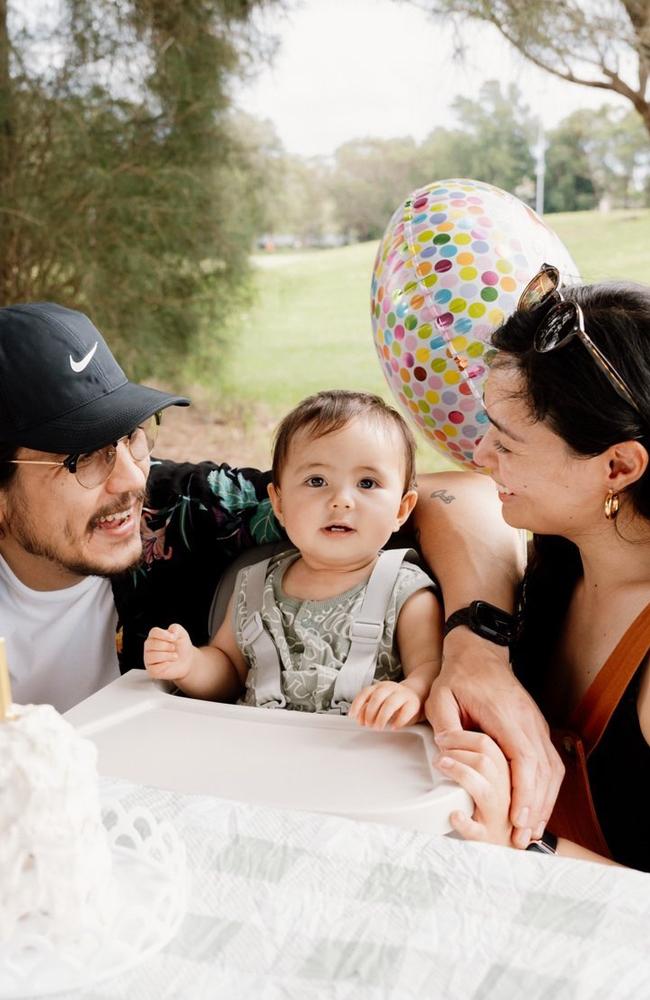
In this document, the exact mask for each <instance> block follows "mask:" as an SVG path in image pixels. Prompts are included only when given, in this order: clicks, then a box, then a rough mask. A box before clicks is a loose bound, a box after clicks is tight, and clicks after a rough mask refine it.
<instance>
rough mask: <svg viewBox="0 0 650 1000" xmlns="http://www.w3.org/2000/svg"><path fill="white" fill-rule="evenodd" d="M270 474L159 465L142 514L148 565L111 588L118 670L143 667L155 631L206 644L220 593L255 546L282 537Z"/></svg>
mask: <svg viewBox="0 0 650 1000" xmlns="http://www.w3.org/2000/svg"><path fill="white" fill-rule="evenodd" d="M269 482H270V474H269V473H268V472H260V471H259V470H257V469H233V468H231V467H230V466H229V465H216V464H214V463H212V462H201V463H200V464H198V465H194V464H191V463H180V464H179V463H176V462H170V461H160V460H157V459H154V460H153V461H152V463H151V473H150V476H149V482H148V485H147V500H146V501H145V508H144V510H143V514H142V526H141V530H142V541H143V559H142V563H141V565H140V566H139V567H138V569H137V570H135V571H133V572H129V573H125V574H123V575H122V576H119V577H115V578H114V579H113V581H112V584H113V595H114V598H115V606H116V608H117V613H118V631H117V636H116V643H117V652H118V658H119V661H120V670H121V671H122V673H124V672H125V671H126V670H130V669H131V668H132V667H142V666H143V661H142V650H143V645H144V640H145V639H146V637H147V635H148V634H149V630H150V629H151V628H153V627H154V626H155V625H159V626H161V627H163V628H166V627H167V626H168V625H171V624H172V622H179V623H180V624H181V625H183V626H184V627H185V628H186V629H187V630H188V632H189V633H190V635H191V637H192V641H193V642H194V643H195V644H196V645H205V644H206V643H207V642H208V640H209V636H208V613H209V610H210V605H211V602H212V597H213V594H214V591H215V587H216V585H217V583H218V581H219V579H220V577H221V575H222V573H223V572H224V570H225V569H226V567H227V566H228V565H229V563H231V562H232V560H233V559H235V558H236V556H238V555H239V553H240V552H241V551H242V550H243V549H246V548H249V547H250V546H252V545H261V544H263V543H265V542H273V541H277V540H279V539H280V538H282V537H283V532H282V529H281V528H280V526H279V525H278V523H277V521H276V520H275V517H274V515H273V511H272V509H271V503H270V500H269V499H268V496H267V491H266V487H267V485H268V483H269Z"/></svg>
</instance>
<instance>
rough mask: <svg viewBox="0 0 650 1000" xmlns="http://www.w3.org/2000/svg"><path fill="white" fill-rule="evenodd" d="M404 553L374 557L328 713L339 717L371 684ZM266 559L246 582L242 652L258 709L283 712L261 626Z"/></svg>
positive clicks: (271, 651) (274, 657) (276, 663)
mask: <svg viewBox="0 0 650 1000" xmlns="http://www.w3.org/2000/svg"><path fill="white" fill-rule="evenodd" d="M410 551H411V550H410V549H388V550H387V551H385V552H380V553H379V558H378V559H377V562H376V563H375V566H374V568H373V571H372V573H371V574H370V578H369V580H368V583H367V585H366V592H365V594H364V598H363V602H362V604H361V607H360V608H359V611H358V612H357V614H356V616H355V617H354V618H353V620H352V624H351V628H350V650H349V652H348V655H347V658H346V660H345V663H344V664H343V666H342V667H341V669H340V671H339V673H338V676H337V678H336V683H335V685H334V693H333V695H332V703H331V709H330V710H331V711H335V712H342V711H343V712H345V711H347V709H348V708H349V707H350V704H351V703H352V701H353V700H354V698H355V696H356V695H357V694H358V693H359V691H361V690H362V688H364V687H367V686H368V685H369V684H371V683H372V680H373V677H374V675H375V666H376V663H377V656H378V653H379V645H380V641H381V637H382V634H383V631H384V622H385V619H386V611H387V608H388V602H389V600H390V596H391V594H392V592H393V588H394V586H395V581H396V580H397V575H398V573H399V570H400V567H401V565H402V563H403V561H404V558H405V556H406V555H407V554H408V553H409V552H410ZM269 562H270V559H265V560H263V561H262V562H259V563H255V564H254V565H253V566H250V567H249V569H248V572H247V578H246V608H247V610H248V612H249V613H248V616H247V618H246V621H245V622H244V624H243V627H242V639H243V644H244V652H245V651H246V647H248V646H249V647H250V648H251V649H252V650H253V653H254V654H255V667H256V681H255V695H256V699H255V700H256V702H257V704H258V705H265V704H268V705H269V706H270V704H271V703H274V704H275V706H276V707H277V708H284V707H285V705H286V698H285V697H284V695H283V693H282V670H281V664H280V657H279V655H278V651H277V649H276V647H275V643H274V642H273V640H272V638H271V635H270V633H269V632H268V631H267V629H266V628H265V627H264V623H263V621H262V614H261V611H262V600H263V595H264V584H265V581H266V574H267V570H268V565H269Z"/></svg>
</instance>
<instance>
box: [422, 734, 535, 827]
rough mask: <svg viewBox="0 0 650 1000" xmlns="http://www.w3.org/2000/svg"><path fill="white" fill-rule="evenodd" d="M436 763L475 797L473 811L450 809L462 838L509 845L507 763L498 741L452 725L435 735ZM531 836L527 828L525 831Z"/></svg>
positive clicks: (508, 778)
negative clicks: (470, 815) (464, 811)
mask: <svg viewBox="0 0 650 1000" xmlns="http://www.w3.org/2000/svg"><path fill="white" fill-rule="evenodd" d="M436 743H437V745H438V747H439V749H440V757H439V758H438V760H436V761H435V765H436V767H438V768H439V769H440V771H442V773H443V774H444V775H445V777H446V778H451V779H452V780H453V781H456V782H458V784H459V785H460V786H461V788H464V789H465V791H466V792H468V793H469V794H470V795H471V797H472V798H473V799H474V805H475V808H474V815H473V816H472V817H471V818H470V817H469V816H467V815H465V813H462V812H453V813H452V814H451V816H450V817H449V818H450V822H451V825H452V826H453V828H454V830H455V831H456V832H457V833H459V834H460V835H461V837H463V839H464V840H483V841H487V843H489V844H506V845H510V843H511V838H512V831H513V827H512V824H511V822H510V817H509V813H510V797H511V787H510V767H509V765H508V761H507V760H506V758H505V757H504V755H503V753H502V752H501V750H500V749H499V747H498V745H497V744H496V743H495V742H494V740H493V739H491V738H490V737H489V736H486V735H485V733H475V732H470V731H468V730H465V729H454V730H451V731H448V732H446V733H441V734H440V736H438V737H436ZM527 833H528V837H529V838H530V831H527Z"/></svg>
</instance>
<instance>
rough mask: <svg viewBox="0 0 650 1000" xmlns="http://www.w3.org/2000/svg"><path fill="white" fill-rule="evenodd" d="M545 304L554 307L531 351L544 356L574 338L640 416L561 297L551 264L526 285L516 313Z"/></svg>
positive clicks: (580, 318)
mask: <svg viewBox="0 0 650 1000" xmlns="http://www.w3.org/2000/svg"><path fill="white" fill-rule="evenodd" d="M549 303H554V305H553V306H552V308H551V309H550V310H549V311H548V312H547V313H546V314H545V315H544V318H543V319H542V320H541V322H540V325H539V326H538V327H537V330H536V331H535V337H534V339H533V346H534V348H535V350H536V351H537V352H538V353H539V354H548V352H549V351H555V350H557V348H559V347H564V346H565V345H566V344H568V343H569V341H570V340H572V339H573V338H574V337H577V338H578V339H579V340H580V341H581V343H583V344H584V346H585V347H586V348H587V350H588V351H589V353H590V354H591V356H592V358H593V359H594V361H595V362H596V364H597V365H598V367H599V368H600V370H601V371H602V372H603V374H604V375H606V376H607V379H608V380H609V383H610V385H611V386H612V388H613V389H615V390H616V392H617V393H618V394H619V396H620V397H621V398H622V399H624V400H625V402H626V403H629V404H630V406H631V407H632V408H633V409H635V410H636V412H637V413H638V414H640V415H642V414H641V410H640V408H639V406H638V404H637V403H636V402H635V399H634V396H633V395H632V393H631V392H630V390H629V388H628V387H627V385H626V383H625V381H624V379H623V378H622V376H621V375H619V373H618V372H617V371H616V369H615V368H614V365H613V364H612V363H611V362H610V361H608V360H607V358H606V357H605V355H604V354H603V352H602V351H601V350H600V348H598V347H596V345H595V344H594V342H593V340H592V339H591V337H590V336H589V335H588V333H587V331H586V330H585V317H584V314H583V312H582V309H581V308H580V306H579V305H578V303H577V302H571V301H569V300H568V299H565V298H564V297H563V295H562V292H561V291H560V272H559V271H558V269H557V267H553V265H552V264H542V266H541V268H540V270H539V271H538V272H537V274H536V275H535V276H534V278H532V279H531V280H530V281H529V282H528V284H527V285H526V287H525V288H524V290H523V292H522V293H521V295H520V296H519V301H518V303H517V309H521V310H522V311H523V312H531V311H533V310H535V309H539V307H540V306H544V305H548V304H549Z"/></svg>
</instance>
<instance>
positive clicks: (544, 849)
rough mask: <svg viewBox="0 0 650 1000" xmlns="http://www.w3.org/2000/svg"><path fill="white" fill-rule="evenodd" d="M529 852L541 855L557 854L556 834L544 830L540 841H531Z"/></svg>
mask: <svg viewBox="0 0 650 1000" xmlns="http://www.w3.org/2000/svg"><path fill="white" fill-rule="evenodd" d="M526 850H527V851H538V852H539V853H540V854H557V837H556V836H555V834H554V833H550V832H549V831H548V830H544V833H543V834H542V836H541V837H540V838H539V840H531V842H530V844H529V845H528V847H527V848H526Z"/></svg>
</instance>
